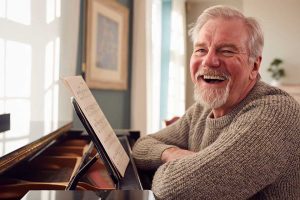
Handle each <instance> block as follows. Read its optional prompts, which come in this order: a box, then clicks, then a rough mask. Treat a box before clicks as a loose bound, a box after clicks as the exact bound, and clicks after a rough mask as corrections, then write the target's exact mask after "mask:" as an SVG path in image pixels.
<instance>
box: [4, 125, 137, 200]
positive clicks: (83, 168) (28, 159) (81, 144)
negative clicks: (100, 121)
mask: <svg viewBox="0 0 300 200" xmlns="http://www.w3.org/2000/svg"><path fill="white" fill-rule="evenodd" d="M55 127H56V128H54V129H53V130H51V131H45V127H44V126H43V125H41V123H40V122H31V123H30V131H29V133H30V134H28V135H27V136H26V137H23V139H22V141H25V143H24V145H20V144H19V145H16V142H15V144H14V145H12V144H11V143H10V140H12V139H13V138H14V135H13V133H11V132H10V131H7V132H3V133H0V147H2V150H1V151H0V153H1V154H0V156H1V157H0V199H1V198H5V199H7V198H12V199H14V198H20V197H22V196H24V195H25V194H26V193H27V192H28V191H29V190H103V189H105V190H111V189H112V190H114V189H120V190H141V189H143V188H142V185H141V182H140V179H139V176H138V173H137V169H136V167H135V165H134V162H133V159H132V157H131V146H132V144H133V143H134V141H135V140H136V139H137V138H138V137H139V132H137V131H125V130H122V131H121V130H119V131H118V130H116V133H117V135H118V138H119V140H120V142H121V144H122V146H123V147H124V149H125V150H126V152H127V154H128V156H129V157H130V163H129V165H128V167H127V169H126V172H125V176H124V178H123V179H122V180H121V181H120V182H116V181H115V180H113V179H112V177H111V176H110V175H109V173H108V171H107V169H106V168H105V165H104V164H103V161H102V160H101V158H100V157H99V156H98V155H97V154H98V153H97V151H96V149H95V147H94V146H93V144H92V143H91V140H90V137H89V136H88V135H87V134H86V133H85V132H84V131H79V130H72V129H71V127H72V124H71V123H59V124H57V126H55ZM10 134H11V135H10ZM12 146H16V149H10V150H11V151H10V152H9V151H8V150H5V148H4V147H7V148H10V147H12Z"/></svg>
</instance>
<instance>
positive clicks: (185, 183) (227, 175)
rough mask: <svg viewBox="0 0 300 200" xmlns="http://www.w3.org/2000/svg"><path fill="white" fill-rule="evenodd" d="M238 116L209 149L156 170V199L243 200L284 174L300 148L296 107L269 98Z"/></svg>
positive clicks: (242, 111) (287, 99)
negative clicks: (294, 153)
mask: <svg viewBox="0 0 300 200" xmlns="http://www.w3.org/2000/svg"><path fill="white" fill-rule="evenodd" d="M279 98H280V99H279ZM236 115H237V116H235V117H234V119H233V121H232V122H231V123H230V125H229V126H228V128H227V129H226V130H224V131H223V132H222V133H221V134H220V135H219V137H218V138H217V139H216V140H215V141H214V142H213V143H212V144H210V145H209V146H207V147H206V148H204V149H202V150H201V151H199V152H198V153H196V154H194V155H191V156H188V157H185V158H183V159H178V160H175V161H171V162H167V163H165V164H163V165H162V166H161V167H159V168H158V170H157V172H156V174H155V176H154V179H153V184H152V190H153V192H154V193H155V195H156V196H157V198H159V199H246V198H249V197H251V196H252V195H254V194H256V193H257V192H258V191H260V190H261V189H262V188H264V187H266V186H267V185H268V184H270V183H272V182H274V181H275V180H276V178H278V177H279V176H280V175H281V173H282V172H283V171H284V170H286V169H287V166H288V165H289V161H290V160H291V159H293V157H292V156H293V153H292V152H293V151H296V148H298V147H297V146H299V142H298V140H299V138H298V137H299V132H300V130H299V128H300V122H299V119H300V112H299V104H297V103H295V102H294V101H293V100H291V98H287V97H278V96H274V97H268V98H267V99H264V100H260V101H254V102H252V103H251V104H249V105H247V106H246V107H243V108H242V109H241V110H240V111H239V112H238V113H236ZM173 128H174V129H176V128H177V127H173ZM173 128H172V129H173ZM172 131H173V130H172ZM182 131H185V130H182ZM296 138H297V140H296ZM153 140H155V139H153ZM152 144H155V142H151V143H150V145H152ZM140 145H141V144H140ZM159 145H161V144H160V143H158V144H155V145H153V147H152V149H154V148H156V147H157V146H159ZM176 145H177V144H176ZM139 148H141V147H139ZM159 148H160V147H159ZM150 149H151V148H150ZM153 151H156V150H153ZM283 184H284V183H283Z"/></svg>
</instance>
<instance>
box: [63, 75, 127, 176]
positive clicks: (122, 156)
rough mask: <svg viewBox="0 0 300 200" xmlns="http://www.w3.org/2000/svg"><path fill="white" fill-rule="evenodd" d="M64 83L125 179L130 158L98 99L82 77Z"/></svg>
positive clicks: (70, 78) (69, 79) (68, 78)
mask: <svg viewBox="0 0 300 200" xmlns="http://www.w3.org/2000/svg"><path fill="white" fill-rule="evenodd" d="M64 81H65V83H66V85H67V86H68V87H69V88H70V90H71V92H72V94H73V95H74V97H75V99H76V101H77V103H78V104H79V106H80V108H81V110H82V112H83V113H84V114H85V116H86V118H87V120H88V121H89V123H90V125H91V126H92V128H93V129H94V131H95V133H96V135H97V137H98V138H99V140H100V142H101V143H102V145H103V147H104V149H105V151H106V152H107V155H108V156H109V158H110V159H111V161H112V163H113V164H114V165H115V166H116V168H117V169H118V171H119V172H120V174H121V176H122V177H124V174H125V170H126V168H127V165H128V163H129V157H128V155H127V154H126V152H125V150H124V148H123V146H122V145H121V143H120V141H119V139H118V138H117V136H116V134H115V132H114V130H113V129H112V127H111V126H110V124H109V122H108V121H107V119H106V117H105V116H104V114H103V112H102V110H101V108H100V107H99V105H98V103H97V101H96V99H95V98H94V96H93V94H92V93H91V91H90V89H89V88H88V86H87V85H86V83H85V81H84V80H83V78H82V77H81V76H71V77H65V78H64Z"/></svg>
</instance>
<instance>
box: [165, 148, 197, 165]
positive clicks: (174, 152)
mask: <svg viewBox="0 0 300 200" xmlns="http://www.w3.org/2000/svg"><path fill="white" fill-rule="evenodd" d="M193 154H195V152H193V151H189V150H185V149H180V148H178V147H171V148H168V149H166V150H164V151H163V153H162V154H161V160H162V162H163V163H166V162H170V161H173V160H177V159H181V158H184V157H186V156H189V155H193Z"/></svg>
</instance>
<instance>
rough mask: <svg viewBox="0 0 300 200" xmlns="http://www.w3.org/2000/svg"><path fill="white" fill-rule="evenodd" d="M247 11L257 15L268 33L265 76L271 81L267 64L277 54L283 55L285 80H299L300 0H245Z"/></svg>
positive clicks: (266, 79) (292, 81) (294, 81)
mask: <svg viewBox="0 0 300 200" xmlns="http://www.w3.org/2000/svg"><path fill="white" fill-rule="evenodd" d="M243 4H244V5H243V10H244V13H245V14H246V15H248V16H254V17H256V18H257V19H258V20H259V22H260V23H261V25H262V28H263V31H264V34H265V47H264V51H263V61H262V65H261V70H260V72H261V75H262V78H263V80H265V81H267V82H270V81H271V79H270V74H269V73H268V72H267V68H268V66H269V64H270V62H271V61H272V59H274V58H275V57H279V58H281V59H283V61H284V63H283V65H282V66H283V67H284V68H285V69H286V74H287V76H286V77H285V78H284V79H283V80H282V82H283V83H292V84H299V83H300V79H299V74H300V60H299V57H300V45H299V43H300V38H299V33H300V20H299V19H300V12H299V8H300V1H298V0H285V1H280V0H264V1H259V0H244V1H243Z"/></svg>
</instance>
